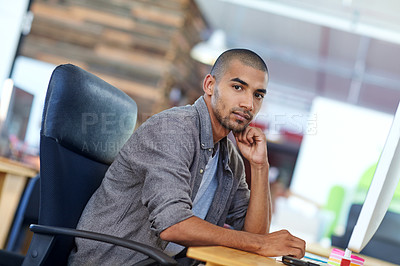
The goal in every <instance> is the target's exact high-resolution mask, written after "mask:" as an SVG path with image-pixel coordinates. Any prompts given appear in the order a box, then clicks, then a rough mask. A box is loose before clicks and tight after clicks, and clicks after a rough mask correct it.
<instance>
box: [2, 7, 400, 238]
mask: <svg viewBox="0 0 400 266" xmlns="http://www.w3.org/2000/svg"><path fill="white" fill-rule="evenodd" d="M399 13H400V2H398V1H396V0H382V1H372V0H325V1H317V0H302V1H297V0H281V1H274V0H246V1H239V0H35V1H27V0H14V1H7V0H0V36H1V40H2V41H1V42H0V79H1V80H0V81H1V84H3V82H4V85H3V86H2V88H1V98H0V122H1V139H0V148H1V153H2V156H4V157H9V158H12V159H14V160H20V161H23V162H24V163H27V164H30V165H31V166H33V167H38V161H37V155H38V145H39V131H40V121H41V112H42V108H43V103H44V96H45V92H46V89H47V82H48V80H49V78H50V75H51V72H52V70H53V69H54V67H55V66H57V65H59V64H65V63H72V64H75V65H78V66H80V67H82V68H84V69H86V70H88V71H90V72H92V73H94V74H96V75H98V76H99V77H101V78H103V79H104V80H106V81H107V82H109V83H111V84H112V85H114V86H116V87H117V88H119V89H121V90H123V91H125V92H126V93H127V94H128V95H130V96H131V97H132V98H133V99H134V100H135V101H136V102H137V104H138V107H139V117H138V123H139V124H140V123H142V122H144V121H145V120H146V119H147V118H148V117H150V116H151V115H153V114H155V113H157V112H160V111H162V110H164V109H166V108H169V107H172V106H178V105H185V104H191V103H193V102H194V100H195V99H197V98H198V97H199V96H200V95H202V87H201V86H202V80H203V77H204V75H205V74H207V73H208V71H209V70H210V64H212V63H213V61H214V60H215V59H216V57H217V56H218V55H219V54H220V53H221V52H222V51H224V50H225V49H228V48H237V47H242V48H249V49H252V50H254V51H255V52H257V53H258V54H259V55H260V56H262V57H263V58H264V60H265V61H266V63H267V65H268V68H269V73H270V82H269V85H268V95H267V97H266V99H265V101H264V104H263V107H262V110H261V112H260V114H259V115H258V116H257V118H256V119H255V121H254V125H255V126H258V127H260V128H262V129H263V130H264V131H265V133H266V134H267V138H268V140H269V144H268V149H269V159H270V164H271V174H270V180H271V186H272V188H273V195H274V196H276V200H275V204H274V207H275V208H274V211H275V213H274V224H273V229H276V230H277V229H280V228H289V229H291V230H292V231H294V232H295V233H297V234H298V235H299V236H301V237H303V238H305V239H306V240H309V241H315V242H319V243H328V244H329V243H330V237H331V235H332V234H338V235H340V234H343V232H344V230H345V226H346V221H347V212H348V210H349V208H350V206H351V204H353V203H357V202H358V203H360V202H362V201H363V199H364V197H365V193H366V192H367V190H368V187H369V183H370V182H371V179H372V175H373V172H374V169H375V168H374V167H375V166H376V163H377V161H378V159H379V155H380V153H381V151H382V148H383V145H384V143H385V139H386V136H387V134H388V132H389V128H390V125H391V122H392V118H393V114H394V113H395V111H396V108H397V106H398V103H399V100H400V63H399V60H400V16H399V15H398V14H399ZM396 193H397V194H396V195H395V200H394V201H396V200H397V201H396V202H394V203H393V204H392V210H393V211H395V212H399V211H400V208H399V204H398V201H399V198H400V195H399V194H400V192H399V189H397V192H396ZM294 217H295V218H294ZM294 221H296V224H294Z"/></svg>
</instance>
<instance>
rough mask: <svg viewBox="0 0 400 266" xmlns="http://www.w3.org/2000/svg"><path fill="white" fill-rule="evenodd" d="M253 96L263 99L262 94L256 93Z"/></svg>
mask: <svg viewBox="0 0 400 266" xmlns="http://www.w3.org/2000/svg"><path fill="white" fill-rule="evenodd" d="M255 96H256V98H258V99H264V95H263V94H260V93H256V94H255Z"/></svg>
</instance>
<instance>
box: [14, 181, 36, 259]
mask: <svg viewBox="0 0 400 266" xmlns="http://www.w3.org/2000/svg"><path fill="white" fill-rule="evenodd" d="M39 181H40V176H39V175H37V176H35V177H34V178H31V179H30V180H29V182H28V184H27V186H26V188H25V191H24V194H23V196H22V198H21V200H20V202H19V205H18V209H17V211H16V214H15V216H14V221H13V224H12V227H11V229H10V232H9V234H8V241H7V247H6V250H8V251H11V252H17V253H22V246H23V243H24V241H26V239H27V230H28V228H29V225H30V224H32V223H37V222H38V219H39V185H40V184H39Z"/></svg>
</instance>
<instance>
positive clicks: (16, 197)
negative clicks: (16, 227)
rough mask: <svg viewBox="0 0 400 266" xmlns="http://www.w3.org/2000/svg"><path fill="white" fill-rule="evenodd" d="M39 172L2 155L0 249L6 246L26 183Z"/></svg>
mask: <svg viewBox="0 0 400 266" xmlns="http://www.w3.org/2000/svg"><path fill="white" fill-rule="evenodd" d="M37 173H38V170H36V169H33V168H31V167H29V166H27V165H25V164H22V163H19V162H15V161H12V160H10V159H7V158H3V157H0V249H3V248H4V247H5V243H6V240H7V236H8V232H9V230H10V227H11V225H12V222H13V219H14V215H15V212H16V210H17V208H18V203H19V201H20V198H21V195H22V193H23V191H24V188H25V185H26V183H27V181H28V179H29V178H31V177H34V176H36V175H37Z"/></svg>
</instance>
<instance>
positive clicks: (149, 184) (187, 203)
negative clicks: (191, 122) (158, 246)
mask: <svg viewBox="0 0 400 266" xmlns="http://www.w3.org/2000/svg"><path fill="white" fill-rule="evenodd" d="M182 119H185V118H184V117H182V118H181V119H178V118H175V119H173V120H171V119H167V118H165V117H164V119H163V117H158V118H156V119H153V120H152V121H151V123H148V124H146V125H143V126H142V127H141V132H138V134H137V139H136V140H135V141H136V142H137V143H138V147H137V149H138V150H137V154H136V156H134V157H136V159H137V161H136V162H133V163H134V164H135V167H138V168H139V169H143V170H142V173H143V175H144V182H143V188H142V194H141V201H142V204H143V205H144V206H145V207H146V208H147V209H148V212H149V222H150V224H151V229H152V230H153V231H154V232H155V233H156V234H157V235H159V234H160V233H161V232H162V231H163V230H165V229H166V228H168V227H170V226H172V225H174V224H176V223H178V222H181V221H183V220H185V219H188V218H190V217H192V216H193V213H192V210H191V209H192V201H191V187H190V180H191V173H190V165H191V163H192V160H193V154H194V145H196V142H195V136H194V134H193V132H192V131H191V130H189V129H188V128H187V123H185V122H184V121H182ZM133 160H135V159H133Z"/></svg>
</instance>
